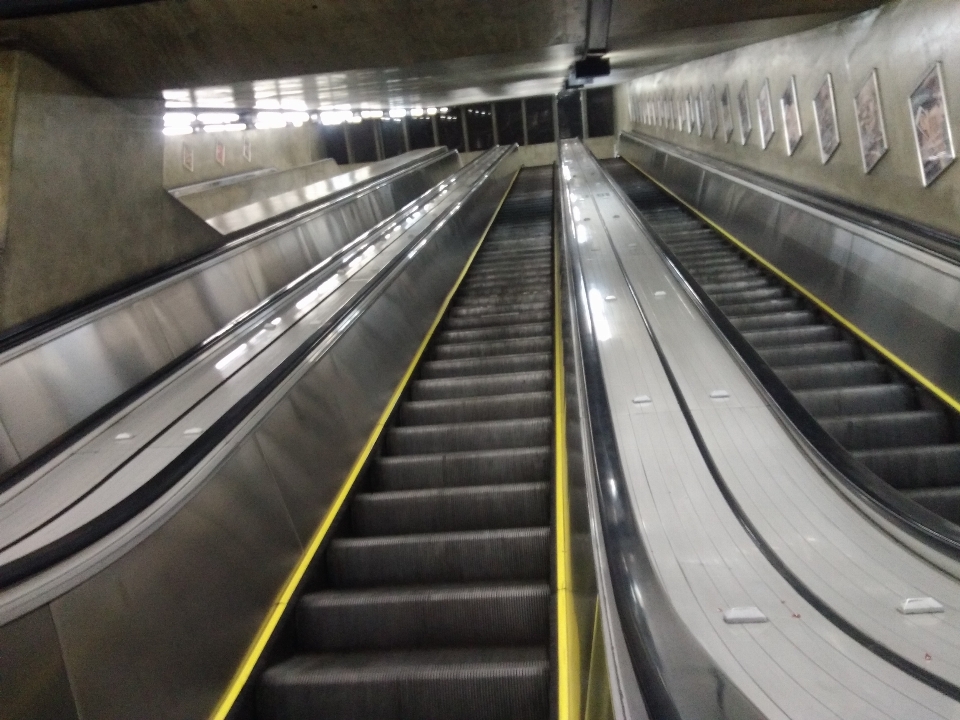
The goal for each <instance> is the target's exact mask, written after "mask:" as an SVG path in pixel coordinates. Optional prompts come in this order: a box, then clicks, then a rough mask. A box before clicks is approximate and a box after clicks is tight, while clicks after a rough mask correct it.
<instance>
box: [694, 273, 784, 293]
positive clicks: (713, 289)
mask: <svg viewBox="0 0 960 720" xmlns="http://www.w3.org/2000/svg"><path fill="white" fill-rule="evenodd" d="M770 286H772V282H771V281H770V280H769V279H768V278H767V277H758V278H751V279H749V280H724V281H721V282H706V283H700V287H702V288H703V290H704V292H706V293H707V294H711V293H728V292H742V291H744V290H759V289H762V288H765V287H770Z"/></svg>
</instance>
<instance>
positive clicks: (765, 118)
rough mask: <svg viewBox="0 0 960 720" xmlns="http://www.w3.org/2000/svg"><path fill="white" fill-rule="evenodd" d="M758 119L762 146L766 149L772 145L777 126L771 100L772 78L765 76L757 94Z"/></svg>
mask: <svg viewBox="0 0 960 720" xmlns="http://www.w3.org/2000/svg"><path fill="white" fill-rule="evenodd" d="M757 119H758V126H759V129H760V147H761V148H763V149H764V150H766V149H767V146H769V145H770V141H771V140H772V139H773V135H774V133H775V132H776V128H775V127H774V125H773V104H772V103H771V102H770V79H769V78H764V79H763V85H761V86H760V93H759V94H758V95H757Z"/></svg>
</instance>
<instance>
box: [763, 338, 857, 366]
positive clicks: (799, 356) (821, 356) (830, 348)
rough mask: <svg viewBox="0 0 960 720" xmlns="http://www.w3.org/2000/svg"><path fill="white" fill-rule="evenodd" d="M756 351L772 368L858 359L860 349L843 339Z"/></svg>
mask: <svg viewBox="0 0 960 720" xmlns="http://www.w3.org/2000/svg"><path fill="white" fill-rule="evenodd" d="M758 352H759V353H760V355H761V357H763V359H764V360H765V361H766V362H767V364H768V365H770V366H771V367H774V368H780V367H786V366H789V365H811V364H816V363H833V362H845V361H848V360H858V359H859V357H860V350H859V348H858V347H857V345H856V344H855V343H853V342H850V341H845V340H836V341H834V342H820V343H809V344H805V345H786V346H781V347H766V348H762V349H761V350H759V351H758Z"/></svg>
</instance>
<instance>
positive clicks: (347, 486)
mask: <svg viewBox="0 0 960 720" xmlns="http://www.w3.org/2000/svg"><path fill="white" fill-rule="evenodd" d="M519 174H520V170H519V169H518V170H517V171H516V172H515V173H514V174H513V178H511V180H510V184H509V186H508V187H507V189H506V191H505V192H504V194H503V197H502V198H500V202H499V203H498V205H497V209H496V212H494V214H493V216H492V217H491V218H490V222H488V223H487V226H486V227H485V228H484V230H483V234H482V235H481V236H480V240H479V241H478V242H477V244H476V246H475V247H474V248H473V251H472V252H471V253H470V257H469V258H468V259H467V263H466V265H464V267H463V270H462V271H461V272H460V276H459V277H458V278H457V281H456V282H455V283H454V285H453V287H452V288H451V289H450V292H448V293H447V296H446V298H445V299H444V301H443V304H442V305H441V306H440V310H439V311H438V312H437V316H436V317H435V318H434V320H433V323H432V324H431V325H430V329H429V330H428V331H427V334H426V336H425V337H424V338H423V342H421V343H420V347H419V348H418V349H417V352H416V354H415V355H414V356H413V360H411V361H410V365H409V366H408V367H407V371H406V372H405V373H404V374H403V377H402V378H401V379H400V382H399V384H398V385H397V387H396V389H395V390H394V391H393V395H391V397H390V401H389V402H388V403H387V406H386V408H385V409H384V411H383V414H381V415H380V419H379V420H378V421H377V424H376V425H375V426H374V428H373V431H372V432H371V433H370V437H369V438H367V442H366V444H365V445H364V446H363V450H361V451H360V455H359V456H358V457H357V459H356V462H354V464H353V467H352V468H351V470H350V474H349V475H347V479H346V481H345V482H344V483H343V486H342V487H341V488H340V492H339V493H337V497H336V499H335V500H334V501H333V504H332V505H331V506H330V509H329V510H327V513H326V515H324V517H323V522H321V523H320V527H318V528H317V530H316V532H315V533H314V534H313V537H312V538H311V539H310V543H309V544H308V545H307V547H306V549H305V550H304V552H303V554H302V555H301V556H300V561H299V562H298V563H297V564H296V566H295V567H294V568H293V571H292V572H291V573H290V575H289V576H288V577H287V581H286V582H285V583H284V584H283V588H282V589H281V590H280V593H279V595H277V598H276V599H275V600H274V601H273V606H272V609H271V610H270V613H269V614H268V615H267V617H266V619H265V620H264V621H263V624H262V625H261V626H260V629H259V630H258V631H257V634H256V636H255V638H254V640H253V644H252V645H251V646H250V648H249V649H248V650H247V653H246V655H245V656H244V658H243V661H242V662H241V663H240V667H239V668H238V669H237V672H236V673H235V674H234V676H233V680H231V681H230V685H229V686H228V688H227V691H226V692H225V693H224V694H223V696H222V697H221V698H220V702H218V703H217V706H216V708H215V709H214V711H213V714H212V715H210V720H224V718H226V717H227V715H228V714H229V713H230V711H231V710H232V709H233V704H234V702H236V700H237V697H238V696H239V695H240V691H241V690H243V687H244V685H246V683H247V680H249V678H250V675H251V673H252V672H253V669H254V667H256V664H257V662H258V661H259V660H260V656H261V655H262V654H263V650H264V648H265V647H266V646H267V643H268V642H269V640H270V637H271V636H272V635H273V631H274V630H275V629H276V627H277V624H278V623H279V622H280V618H281V617H283V613H284V611H285V610H286V608H287V605H288V603H289V602H290V598H291V597H293V594H294V592H295V591H296V589H297V586H298V585H299V584H300V581H301V580H302V579H303V576H304V574H305V573H306V572H307V568H308V567H309V566H310V563H311V562H312V561H313V558H314V557H315V556H316V554H317V551H318V550H319V549H320V546H321V544H322V543H323V540H324V538H325V537H326V535H327V532H328V531H329V530H330V526H331V525H332V524H333V521H334V519H335V518H336V517H337V513H339V512H340V508H341V507H342V506H343V503H344V502H346V499H347V497H348V496H349V495H350V491H351V489H353V485H354V483H355V482H356V480H357V477H359V475H360V472H361V471H362V470H363V467H364V465H365V464H366V462H367V458H369V457H370V453H371V452H372V451H373V448H374V446H375V445H376V444H377V441H378V440H379V439H380V434H381V433H382V432H383V428H384V426H385V425H386V423H387V421H388V420H389V419H390V415H391V414H392V413H393V409H394V407H395V406H396V404H397V401H399V399H400V395H401V394H402V393H403V390H404V388H405V387H406V386H407V383H408V382H409V381H410V377H411V376H412V375H413V371H414V370H415V369H416V367H417V364H418V363H419V362H420V358H421V356H422V355H423V352H424V350H426V348H427V345H428V344H429V342H430V340H431V339H432V338H433V334H434V332H435V331H436V329H437V326H438V325H439V324H440V320H441V319H442V318H443V315H444V313H446V311H447V306H449V304H450V300H451V299H452V298H453V296H454V294H455V293H456V292H457V289H458V288H459V287H460V283H461V282H463V278H464V276H465V275H466V274H467V271H468V270H469V269H470V266H471V265H472V264H473V259H474V258H475V257H476V255H477V252H478V251H479V250H480V246H481V245H482V244H483V241H484V240H486V238H487V233H489V232H490V227H491V226H492V225H493V222H494V220H496V217H497V215H498V214H499V213H500V208H501V207H503V203H504V201H505V200H506V199H507V195H509V194H510V190H511V189H512V188H513V184H514V183H515V182H516V180H517V175H519Z"/></svg>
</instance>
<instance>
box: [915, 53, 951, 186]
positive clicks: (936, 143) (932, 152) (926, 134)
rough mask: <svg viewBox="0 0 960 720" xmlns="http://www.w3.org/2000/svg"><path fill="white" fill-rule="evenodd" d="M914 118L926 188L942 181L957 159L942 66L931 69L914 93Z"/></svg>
mask: <svg viewBox="0 0 960 720" xmlns="http://www.w3.org/2000/svg"><path fill="white" fill-rule="evenodd" d="M910 117H911V119H912V122H913V135H914V138H915V139H916V142H917V158H918V159H919V160H920V179H921V180H923V186H924V187H926V186H927V185H929V184H930V183H932V182H933V181H934V180H936V179H937V178H938V177H940V174H941V173H942V172H943V171H944V170H946V169H947V168H948V167H949V166H950V164H951V163H952V162H953V160H954V158H955V157H956V154H955V153H954V150H953V135H952V134H951V132H950V117H949V115H948V113H947V99H946V97H945V96H944V90H943V69H942V67H941V65H940V63H937V64H936V65H934V66H933V67H932V68H930V70H928V71H927V74H926V75H924V76H923V80H921V81H920V84H919V85H917V88H916V89H915V90H914V91H913V92H912V93H910Z"/></svg>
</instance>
